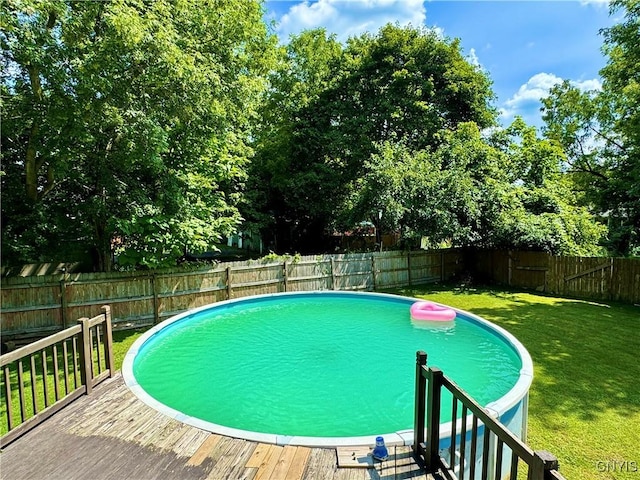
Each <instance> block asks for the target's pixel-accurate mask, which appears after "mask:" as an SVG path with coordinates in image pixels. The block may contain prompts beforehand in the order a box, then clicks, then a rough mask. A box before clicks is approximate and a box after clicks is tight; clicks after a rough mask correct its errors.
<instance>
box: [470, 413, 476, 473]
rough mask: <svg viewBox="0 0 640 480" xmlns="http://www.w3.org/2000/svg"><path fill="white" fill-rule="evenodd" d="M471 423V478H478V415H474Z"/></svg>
mask: <svg viewBox="0 0 640 480" xmlns="http://www.w3.org/2000/svg"><path fill="white" fill-rule="evenodd" d="M472 418H473V421H472V423H471V456H470V457H469V478H470V479H474V478H476V453H477V450H478V417H476V415H475V413H474V414H473V415H472Z"/></svg>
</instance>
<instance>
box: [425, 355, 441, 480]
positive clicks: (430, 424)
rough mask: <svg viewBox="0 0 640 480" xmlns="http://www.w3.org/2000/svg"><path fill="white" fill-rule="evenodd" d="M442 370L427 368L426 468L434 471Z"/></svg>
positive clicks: (436, 453)
mask: <svg viewBox="0 0 640 480" xmlns="http://www.w3.org/2000/svg"><path fill="white" fill-rule="evenodd" d="M442 376H443V374H442V370H440V369H439V368H429V381H428V382H427V454H426V459H425V460H426V465H427V469H429V470H430V471H434V470H435V469H436V468H437V467H438V465H439V464H440V463H441V462H440V406H441V405H442V402H441V399H442Z"/></svg>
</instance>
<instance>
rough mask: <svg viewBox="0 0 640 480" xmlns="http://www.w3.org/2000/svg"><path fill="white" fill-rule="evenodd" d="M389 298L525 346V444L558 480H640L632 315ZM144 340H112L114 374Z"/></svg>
mask: <svg viewBox="0 0 640 480" xmlns="http://www.w3.org/2000/svg"><path fill="white" fill-rule="evenodd" d="M388 292H390V293H397V294H401V295H406V296H414V297H418V298H423V299H429V300H433V301H437V302H442V303H445V304H448V305H451V306H454V307H457V308H460V309H462V310H467V311H469V312H472V313H475V314H477V315H479V316H481V317H483V318H486V319H487V320H490V321H492V322H494V323H496V324H497V325H500V326H501V327H503V328H505V329H506V330H508V331H509V332H511V333H512V334H513V335H515V336H516V337H517V338H518V339H519V340H520V341H521V342H522V343H523V344H524V346H525V347H526V348H527V349H528V350H529V353H530V354H531V357H532V358H533V363H534V373H535V377H534V380H533V384H532V387H531V391H530V403H529V437H528V439H527V441H528V443H529V445H531V447H532V448H533V449H535V450H549V451H550V452H551V453H553V454H554V455H556V456H557V457H558V459H559V461H560V471H561V472H562V473H563V475H564V476H565V477H567V478H568V479H576V480H577V479H580V480H591V479H615V480H625V479H630V480H632V479H633V480H636V479H637V480H640V433H639V432H640V382H639V380H638V377H639V373H640V368H639V365H640V363H639V362H638V352H640V335H639V334H638V329H640V307H638V306H633V305H623V304H616V303H604V302H588V301H583V300H572V299H568V298H557V297H551V296H547V295H542V294H535V293H523V292H512V291H506V290H500V289H495V290H492V289H469V288H466V289H461V288H454V287H441V286H433V285H428V286H424V287H420V288H405V289H395V290H392V291H388ZM143 331H144V330H126V331H118V332H114V335H113V337H114V358H115V364H116V365H115V366H116V369H120V368H121V366H122V361H123V359H124V356H125V354H126V352H127V350H128V349H129V347H130V346H131V344H132V343H133V342H134V341H135V340H136V339H137V338H138V337H139V336H140V335H141V334H142V332H143ZM445 374H446V372H445ZM634 470H635V471H634Z"/></svg>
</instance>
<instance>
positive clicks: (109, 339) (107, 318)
mask: <svg viewBox="0 0 640 480" xmlns="http://www.w3.org/2000/svg"><path fill="white" fill-rule="evenodd" d="M102 314H103V315H104V329H105V336H104V338H105V340H104V342H105V343H104V350H105V355H106V360H107V368H108V369H109V377H111V378H113V375H114V373H115V372H114V370H115V363H114V361H113V332H112V331H111V307H110V306H109V305H103V306H102Z"/></svg>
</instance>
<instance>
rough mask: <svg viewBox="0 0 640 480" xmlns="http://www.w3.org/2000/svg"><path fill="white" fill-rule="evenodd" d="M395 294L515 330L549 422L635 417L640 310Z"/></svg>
mask: <svg viewBox="0 0 640 480" xmlns="http://www.w3.org/2000/svg"><path fill="white" fill-rule="evenodd" d="M392 293H398V294H401V295H406V296H417V297H426V296H428V297H430V298H433V299H434V300H435V301H443V302H444V303H446V301H448V302H449V303H450V304H451V305H452V306H454V307H458V308H461V309H463V310H468V311H470V312H472V313H474V314H476V315H479V316H481V317H483V318H485V319H487V320H489V321H491V322H494V323H496V324H497V325H500V326H501V327H503V328H505V329H506V330H507V331H509V332H510V333H512V334H513V335H514V336H515V337H516V338H517V339H518V340H520V341H521V342H522V344H523V345H524V346H525V347H526V348H527V350H528V351H529V353H530V354H531V357H532V359H533V363H534V373H535V378H534V383H533V386H532V389H531V405H532V406H533V407H535V409H536V411H537V412H539V413H540V414H542V415H547V414H548V415H549V417H550V419H551V418H558V417H557V414H564V415H568V416H572V417H577V418H580V419H582V420H592V419H594V418H596V417H597V416H598V415H599V414H600V413H602V412H603V411H604V410H608V409H615V410H616V412H617V413H619V414H621V415H623V416H624V415H625V414H630V413H637V412H640V384H639V383H638V380H637V379H638V356H637V355H638V353H637V352H638V351H640V335H638V329H640V308H638V307H637V306H633V305H625V304H619V303H608V302H591V301H584V300H572V299H566V298H557V297H552V296H549V295H543V294H538V293H535V292H530V293H523V292H515V291H509V290H498V289H493V290H492V289H486V288H479V289H473V288H467V289H463V288H456V287H452V286H446V285H444V286H442V285H441V286H425V287H420V288H411V289H406V288H405V289H398V290H394V291H393V292H392ZM445 373H446V372H445Z"/></svg>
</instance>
